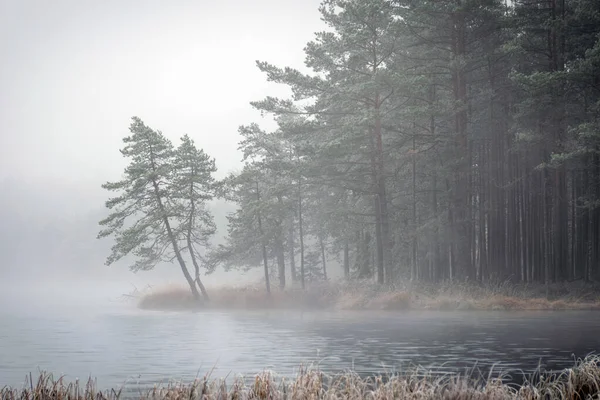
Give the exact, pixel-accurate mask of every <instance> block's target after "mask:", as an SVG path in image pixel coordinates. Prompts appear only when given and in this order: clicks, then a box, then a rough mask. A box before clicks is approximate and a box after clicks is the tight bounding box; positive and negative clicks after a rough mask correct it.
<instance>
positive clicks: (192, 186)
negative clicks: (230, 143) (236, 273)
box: [170, 135, 217, 301]
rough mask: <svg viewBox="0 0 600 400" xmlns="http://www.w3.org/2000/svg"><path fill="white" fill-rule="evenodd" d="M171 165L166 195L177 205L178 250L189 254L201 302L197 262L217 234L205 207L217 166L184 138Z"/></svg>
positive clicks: (204, 291)
mask: <svg viewBox="0 0 600 400" xmlns="http://www.w3.org/2000/svg"><path fill="white" fill-rule="evenodd" d="M172 165H173V171H172V180H171V186H170V193H171V194H172V199H173V200H174V201H175V202H176V204H177V206H178V212H177V220H178V222H179V224H178V227H179V229H178V237H179V238H180V240H182V241H183V243H184V244H183V245H182V248H181V249H182V250H184V251H187V253H188V254H189V255H190V259H191V260H192V264H193V265H194V271H195V280H196V283H197V284H198V288H200V291H201V292H202V296H203V297H204V300H206V301H209V297H208V293H207V291H206V288H205V287H204V285H203V284H202V281H201V279H200V265H199V263H200V262H201V261H202V260H204V259H205V258H206V256H205V255H204V254H203V253H202V250H206V249H207V248H208V247H209V245H210V238H211V237H212V236H213V235H214V234H215V232H216V231H217V227H216V225H215V221H214V218H213V215H212V214H211V212H210V211H209V210H208V209H207V207H206V202H207V201H210V200H212V199H213V197H214V194H213V192H214V189H215V184H216V183H215V179H214V177H213V173H214V172H216V170H217V167H216V165H215V160H214V159H213V158H211V157H210V156H209V155H208V154H206V153H205V152H204V150H202V149H198V148H197V147H196V145H195V144H194V141H193V140H192V139H190V137H189V136H188V135H185V136H183V137H182V138H181V144H180V145H179V147H178V148H177V150H176V151H175V157H174V160H173V164H172ZM205 264H208V263H206V262H205ZM209 271H210V268H209Z"/></svg>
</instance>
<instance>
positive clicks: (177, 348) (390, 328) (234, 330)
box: [0, 296, 600, 387]
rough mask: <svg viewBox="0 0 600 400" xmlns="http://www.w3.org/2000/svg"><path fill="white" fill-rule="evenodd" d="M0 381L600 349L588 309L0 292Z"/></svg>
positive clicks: (427, 361) (445, 363) (387, 367)
mask: <svg viewBox="0 0 600 400" xmlns="http://www.w3.org/2000/svg"><path fill="white" fill-rule="evenodd" d="M0 300H1V301H2V303H0V305H1V307H0V386H4V385H11V386H21V385H22V384H23V383H24V381H25V376H26V375H27V374H28V373H29V372H32V373H34V374H35V373H36V372H37V371H39V370H47V371H50V372H53V373H54V374H55V375H56V374H66V375H67V377H68V378H71V379H75V378H80V379H85V378H87V377H88V376H90V375H91V376H94V377H96V378H97V379H98V384H99V385H100V386H101V387H114V386H120V385H122V384H124V383H127V384H128V385H146V384H151V383H152V384H153V383H156V382H159V381H162V382H165V381H168V380H169V379H186V380H187V379H193V378H194V377H195V376H197V375H198V374H200V375H204V374H206V373H207V372H209V371H211V370H212V375H213V376H215V377H224V376H226V375H228V374H229V375H231V374H244V375H248V374H253V373H256V372H260V371H262V370H264V369H272V370H275V371H276V372H277V373H279V374H283V375H291V374H293V373H294V371H297V369H298V367H299V366H300V365H301V364H305V365H306V364H308V363H318V364H319V365H320V366H321V368H322V369H325V370H327V371H330V372H338V371H342V370H345V369H349V368H353V369H355V370H357V371H358V372H359V373H363V374H369V373H376V372H386V371H397V370H399V369H402V368H406V367H409V366H410V365H411V364H419V365H422V366H424V367H428V368H434V369H436V370H438V371H453V372H454V371H457V372H465V369H466V368H468V367H473V366H474V365H477V366H478V367H479V368H480V369H482V370H483V371H489V369H490V368H491V367H493V369H494V370H499V369H501V368H505V369H510V370H516V369H518V370H523V371H526V372H529V371H533V370H535V369H536V368H537V366H538V364H541V366H542V367H544V368H546V369H561V368H565V367H570V366H571V365H572V364H573V360H574V357H583V356H585V355H587V354H589V353H591V352H596V351H598V350H600V313H595V312H563V313H547V312H545V313H532V312H524V313H504V312H493V313H492V312H488V313H479V312H461V313H458V312H453V313H448V312H446V313H437V312H427V313H417V312H409V313H371V312H358V313H351V312H343V313H340V312H336V313H330V312H310V313H306V312H305V313H303V312H300V311H295V312H249V313H242V312H217V311H210V312H198V313H190V312H148V311H140V310H137V309H135V307H134V306H133V305H130V304H123V303H120V302H110V301H94V302H88V303H86V302H84V301H78V302H73V301H69V302H63V303H61V304H59V303H57V302H54V303H52V302H48V301H47V300H46V301H32V302H28V303H23V302H18V301H15V300H14V298H13V297H11V298H8V297H7V296H5V297H2V298H0Z"/></svg>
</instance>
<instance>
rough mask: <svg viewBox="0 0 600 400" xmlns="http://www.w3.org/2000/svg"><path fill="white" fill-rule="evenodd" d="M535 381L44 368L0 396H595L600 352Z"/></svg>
mask: <svg viewBox="0 0 600 400" xmlns="http://www.w3.org/2000/svg"><path fill="white" fill-rule="evenodd" d="M532 382H533V380H525V382H524V384H523V385H520V386H515V385H508V384H505V383H504V382H503V381H502V379H499V378H494V379H492V378H490V379H488V380H478V379H475V378H471V377H465V376H458V375H447V376H441V377H435V376H434V375H432V374H428V373H423V372H422V371H421V372H420V373H418V374H417V373H416V372H415V373H408V374H396V375H389V376H376V377H369V378H362V377H360V376H359V375H357V374H356V373H354V372H346V373H343V374H338V375H327V374H325V373H323V372H322V371H320V370H318V369H315V368H309V369H303V370H301V371H300V372H299V373H298V374H297V375H296V376H295V377H294V378H291V379H285V378H280V377H278V376H277V375H276V374H274V373H272V372H262V373H260V374H257V375H256V376H255V377H254V378H253V379H244V378H243V377H237V378H234V379H229V380H216V379H211V378H210V377H209V376H206V377H204V378H200V379H196V380H195V381H193V382H191V383H171V384H168V385H165V386H154V387H153V388H151V389H147V390H145V391H144V390H142V391H140V392H135V393H130V392H125V391H122V390H121V389H110V390H105V391H101V390H99V389H98V386H97V384H96V382H95V381H93V380H91V379H90V380H89V381H88V382H87V383H85V384H83V385H82V384H80V383H78V382H75V383H68V382H65V381H64V380H63V379H58V380H55V379H54V378H53V376H52V375H49V374H45V373H43V374H41V375H40V376H39V378H38V380H37V383H35V382H29V383H27V384H25V385H24V387H23V388H21V389H16V388H8V387H5V388H3V389H1V390H0V397H1V398H2V399H3V400H13V399H15V400H16V399H20V400H30V399H31V400H33V399H36V400H50V399H52V400H67V399H70V400H87V399H90V400H92V399H97V400H105V399H111V400H116V399H119V398H123V397H130V398H131V397H133V398H139V399H149V400H150V399H152V400H159V399H160V400H163V399H165V400H166V399H170V400H179V399H181V400H183V399H187V400H195V399H198V400H200V399H202V400H211V399H222V400H226V399H231V400H234V399H235V400H243V399H257V400H258V399H261V400H262V399H265V400H267V399H272V400H279V399H281V400H283V399H290V400H304V399H311V400H312V399H348V400H358V399H372V400H378V399H381V400H384V399H386V400H387V399H422V400H427V399H455V400H463V399H465V400H466V399H472V400H479V399H481V400H484V399H485V400H487V399H489V400H503V399H524V400H537V399H540V400H541V399H573V400H574V399H594V398H599V397H600V358H598V357H592V356H590V357H587V358H586V359H584V360H579V361H578V362H577V363H576V364H575V366H574V367H573V368H569V369H567V370H565V371H563V372H561V373H559V374H555V375H542V376H541V377H539V379H536V380H535V383H532Z"/></svg>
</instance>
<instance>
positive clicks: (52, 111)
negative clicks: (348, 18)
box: [0, 0, 324, 207]
mask: <svg viewBox="0 0 600 400" xmlns="http://www.w3.org/2000/svg"><path fill="white" fill-rule="evenodd" d="M318 6H319V0H245V1H244V0H223V1H208V0H197V1H191V0H187V1H186V0H169V1H167V0H164V1H158V0H102V1H97V0H96V1H92V0H70V1H68V0H36V1H33V0H0V55H1V59H2V62H1V63H0V132H1V136H0V152H1V153H0V181H1V180H3V179H6V178H11V179H17V180H22V181H26V182H31V183H33V184H36V183H40V185H42V184H43V185H48V184H57V185H59V186H60V185H71V186H68V187H70V188H75V187H82V188H86V189H85V190H91V191H95V189H94V188H98V187H99V185H100V184H101V183H102V182H104V181H106V180H115V179H118V178H119V177H120V174H121V171H122V168H123V166H124V164H123V160H122V159H121V156H120V153H119V151H118V150H119V148H121V146H122V143H121V138H122V137H123V136H124V135H126V134H128V126H129V122H130V118H131V116H133V115H137V116H139V117H140V118H142V119H143V120H144V121H145V122H146V123H147V124H148V125H150V126H151V127H153V128H155V129H159V130H162V131H163V133H165V134H166V135H167V136H168V137H170V138H171V139H172V140H173V141H175V142H176V141H177V139H178V138H179V137H180V136H181V135H183V134H184V133H188V134H189V135H191V136H192V137H193V138H194V140H195V141H196V143H197V145H198V146H199V147H202V148H204V149H205V150H206V151H207V152H208V153H209V154H210V155H211V156H213V157H215V158H216V160H217V165H218V167H219V168H220V169H221V173H226V172H227V171H229V170H231V169H233V168H236V167H238V166H239V159H240V155H239V153H238V152H237V150H236V149H237V141H238V135H237V127H238V126H239V125H240V124H247V123H250V122H252V121H258V122H260V115H259V113H258V112H256V111H254V110H252V108H251V107H250V105H249V104H248V103H249V102H250V101H253V100H260V99H262V98H263V97H264V96H266V95H281V94H284V95H285V94H286V93H287V92H286V91H285V89H284V88H281V87H279V86H278V85H274V84H269V83H267V82H266V79H265V77H264V75H263V74H262V73H261V72H260V71H259V70H258V68H257V67H256V66H255V60H257V59H259V60H265V61H269V62H272V63H274V64H276V65H281V66H286V65H290V66H295V67H302V66H303V61H304V54H303V48H304V45H305V44H306V42H308V41H309V40H312V38H313V33H314V32H315V31H319V30H322V29H323V28H324V25H323V23H322V22H321V20H320V15H319V12H318ZM73 185H74V186H73ZM89 188H91V189H89ZM69 190H74V189H69ZM98 191H100V189H98ZM90 196H91V193H90ZM84 197H85V196H84ZM90 198H92V197H90ZM99 206H100V207H101V206H102V205H99Z"/></svg>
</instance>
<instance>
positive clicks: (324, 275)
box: [319, 237, 327, 280]
mask: <svg viewBox="0 0 600 400" xmlns="http://www.w3.org/2000/svg"><path fill="white" fill-rule="evenodd" d="M319 244H320V245H321V259H322V260H323V278H325V280H327V259H326V258H325V243H323V238H321V237H320V238H319Z"/></svg>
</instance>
